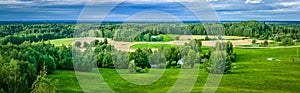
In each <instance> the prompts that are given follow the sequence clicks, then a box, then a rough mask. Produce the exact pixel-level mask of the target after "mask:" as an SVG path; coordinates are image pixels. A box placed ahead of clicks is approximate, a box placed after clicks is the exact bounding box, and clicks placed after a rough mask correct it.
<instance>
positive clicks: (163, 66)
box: [157, 63, 166, 69]
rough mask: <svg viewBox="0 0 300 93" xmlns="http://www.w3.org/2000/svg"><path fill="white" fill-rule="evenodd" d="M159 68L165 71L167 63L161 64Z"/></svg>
mask: <svg viewBox="0 0 300 93" xmlns="http://www.w3.org/2000/svg"><path fill="white" fill-rule="evenodd" d="M157 68H159V69H165V68H166V63H160V64H158V65H157Z"/></svg>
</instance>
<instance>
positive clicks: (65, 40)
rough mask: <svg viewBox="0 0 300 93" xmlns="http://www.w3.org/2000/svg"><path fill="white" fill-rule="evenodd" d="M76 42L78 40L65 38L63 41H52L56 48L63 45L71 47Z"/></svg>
mask: <svg viewBox="0 0 300 93" xmlns="http://www.w3.org/2000/svg"><path fill="white" fill-rule="evenodd" d="M75 40H76V39H75V38H63V39H54V40H50V42H51V43H52V44H54V45H56V46H61V45H62V44H64V45H69V44H71V43H72V42H74V41H75ZM46 43H48V41H46Z"/></svg>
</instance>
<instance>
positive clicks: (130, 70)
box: [128, 60, 136, 73]
mask: <svg viewBox="0 0 300 93" xmlns="http://www.w3.org/2000/svg"><path fill="white" fill-rule="evenodd" d="M128 70H129V72H130V73H135V72H136V71H135V63H134V60H132V61H130V63H129V65H128Z"/></svg>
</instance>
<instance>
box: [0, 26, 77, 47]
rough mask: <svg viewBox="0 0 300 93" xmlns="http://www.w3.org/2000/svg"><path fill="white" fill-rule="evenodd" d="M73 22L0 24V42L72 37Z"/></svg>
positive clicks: (14, 42) (13, 42) (16, 42)
mask: <svg viewBox="0 0 300 93" xmlns="http://www.w3.org/2000/svg"><path fill="white" fill-rule="evenodd" d="M74 27H75V25H74V24H5V25H0V37H2V38H1V39H0V44H3V45H6V44H7V43H9V42H10V43H12V44H21V43H23V42H25V41H30V42H38V41H41V40H50V39H58V38H72V37H73V32H74Z"/></svg>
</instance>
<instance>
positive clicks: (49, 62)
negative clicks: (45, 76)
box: [38, 55, 56, 73]
mask: <svg viewBox="0 0 300 93" xmlns="http://www.w3.org/2000/svg"><path fill="white" fill-rule="evenodd" d="M38 62H39V63H38V70H40V69H41V68H42V67H43V66H45V67H46V69H47V73H53V72H54V71H55V70H56V64H55V61H54V58H53V57H52V56H49V55H41V56H39V59H38Z"/></svg>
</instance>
